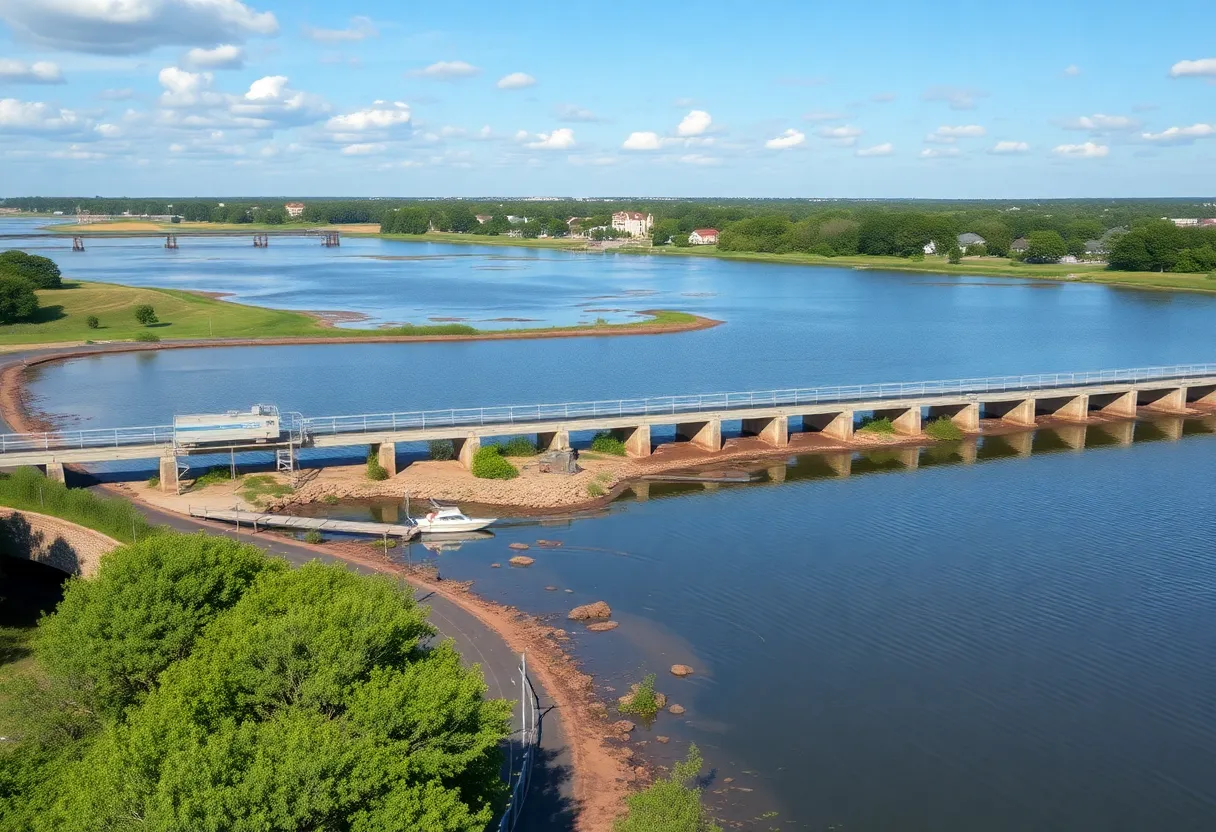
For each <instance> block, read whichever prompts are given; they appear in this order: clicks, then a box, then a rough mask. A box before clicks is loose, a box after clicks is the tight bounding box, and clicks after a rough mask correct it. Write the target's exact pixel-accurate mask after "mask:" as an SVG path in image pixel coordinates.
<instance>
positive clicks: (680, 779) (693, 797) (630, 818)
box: [613, 744, 722, 832]
mask: <svg viewBox="0 0 1216 832" xmlns="http://www.w3.org/2000/svg"><path fill="white" fill-rule="evenodd" d="M701 766H702V760H701V752H700V750H699V749H698V748H697V746H696V745H695V744H694V745H690V746H689V747H688V756H687V757H686V758H685V759H684V760H682V761H681V762H678V763H676V764H675V765H674V766H672V768H671V775H670V776H668V777H664V778H661V779H659V780H656V781H655V782H654V783H653V784H651V786H650V787H649V788H647V789H645V790H643V791H641V792H638V793H637V794H634V795H630V797H629V798H628V801H627V803H628V806H629V811H628V812H627V813H626V815H625V816H624V817H622V818H620V819H619V820H617V822H616V825H615V826H614V828H613V832H722V830H721V827H719V826H718V825H717V824H715V823H714V822H713V820H712V819H711V818H710V816H709V813H708V812H706V811H705V807H704V806H702V805H701V789H700V788H698V786H697V784H696V783H695V778H696V777H697V775H698V774H700V773H701ZM690 781H693V782H690Z"/></svg>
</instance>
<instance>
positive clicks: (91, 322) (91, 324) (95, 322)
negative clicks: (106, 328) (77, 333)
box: [84, 315, 101, 329]
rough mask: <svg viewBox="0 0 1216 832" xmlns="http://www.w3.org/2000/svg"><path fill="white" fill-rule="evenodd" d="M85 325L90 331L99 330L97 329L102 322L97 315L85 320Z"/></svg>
mask: <svg viewBox="0 0 1216 832" xmlns="http://www.w3.org/2000/svg"><path fill="white" fill-rule="evenodd" d="M84 323H85V326H87V327H88V328H89V329H97V327H99V326H101V320H100V319H99V318H98V317H97V316H96V315H90V316H89V317H87V318H85V319H84Z"/></svg>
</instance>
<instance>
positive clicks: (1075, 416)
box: [1035, 394, 1089, 422]
mask: <svg viewBox="0 0 1216 832" xmlns="http://www.w3.org/2000/svg"><path fill="white" fill-rule="evenodd" d="M1035 410H1036V411H1039V410H1041V411H1044V412H1045V413H1047V414H1048V415H1049V416H1054V417H1055V418H1057V419H1068V420H1070V421H1074V422H1084V421H1085V420H1086V419H1088V418H1089V396H1087V395H1084V394H1082V395H1080V396H1064V397H1061V398H1055V399H1036V400H1035Z"/></svg>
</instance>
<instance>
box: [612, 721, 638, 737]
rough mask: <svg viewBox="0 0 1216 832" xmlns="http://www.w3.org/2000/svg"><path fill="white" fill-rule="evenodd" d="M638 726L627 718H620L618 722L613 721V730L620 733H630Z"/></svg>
mask: <svg viewBox="0 0 1216 832" xmlns="http://www.w3.org/2000/svg"><path fill="white" fill-rule="evenodd" d="M636 727H637V726H636V725H634V724H633V723H632V722H630V721H629V720H627V719H618V720H617V721H616V722H614V723H612V730H614V731H616V732H617V733H620V734H628V733H629V732H630V731H632V730H633V729H634V728H636Z"/></svg>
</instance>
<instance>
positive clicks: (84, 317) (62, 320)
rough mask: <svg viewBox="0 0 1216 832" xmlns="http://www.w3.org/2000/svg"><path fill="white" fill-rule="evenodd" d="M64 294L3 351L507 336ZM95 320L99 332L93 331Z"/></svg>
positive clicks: (86, 286)
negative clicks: (147, 309) (146, 316)
mask: <svg viewBox="0 0 1216 832" xmlns="http://www.w3.org/2000/svg"><path fill="white" fill-rule="evenodd" d="M64 285H65V287H66V288H63V289H46V290H40V291H39V292H38V302H39V304H40V305H41V308H40V309H39V311H38V316H37V320H35V321H32V322H29V323H19V324H8V325H6V326H0V347H3V346H5V345H7V346H16V345H29V344H53V343H63V344H70V343H80V342H84V341H86V340H92V341H127V340H132V339H134V338H136V336H138V335H140V334H142V333H152V334H154V335H156V336H157V338H159V339H160V340H166V341H167V340H182V339H195V338H289V337H325V338H360V337H371V336H405V337H410V336H415V337H428V336H436V335H454V336H469V337H476V336H478V335H489V334H490V333H493V332H499V330H478V329H476V328H475V327H472V326H469V325H467V324H435V325H412V324H406V325H403V326H399V327H392V328H388V329H347V328H337V327H329V326H325V325H324V324H323V323H322V322H321V321H319V320H317V319H316V318H314V317H313V316H311V315H307V314H304V313H301V312H286V311H283V310H276V309H264V308H261V307H257V306H245V305H243V304H239V303H228V302H226V301H222V300H216V299H214V298H209V297H205V296H203V295H198V294H194V293H192V292H183V291H178V290H175V289H144V288H137V287H133V286H119V285H116V284H112V283H83V282H81V283H65V284H64ZM139 304H150V305H151V306H152V307H153V308H154V309H155V310H156V316H157V318H159V319H160V322H159V323H156V324H153V325H152V326H148V327H145V326H142V325H140V324H139V322H138V321H136V320H135V315H134V308H135V307H136V306H137V305H139ZM89 316H96V317H97V319H98V322H99V326H98V327H97V328H96V329H90V328H89V327H88V323H87V322H88V318H89ZM695 320H696V317H695V316H693V315H689V314H687V313H684V312H673V311H665V310H664V311H656V312H655V313H654V314H653V316H652V317H648V318H645V319H643V320H639V321H634V322H630V323H624V324H598V325H597V324H589V325H586V326H569V327H538V328H532V329H512V330H507V332H508V333H510V334H511V335H515V336H518V337H521V338H526V337H530V336H533V335H537V334H554V333H558V334H560V333H563V332H569V333H571V334H578V333H582V332H586V333H588V334H593V333H595V332H612V331H619V330H628V329H631V328H637V327H643V326H658V327H671V328H673V329H674V328H679V327H681V326H686V325H688V324H690V323H692V322H694V321H695Z"/></svg>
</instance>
